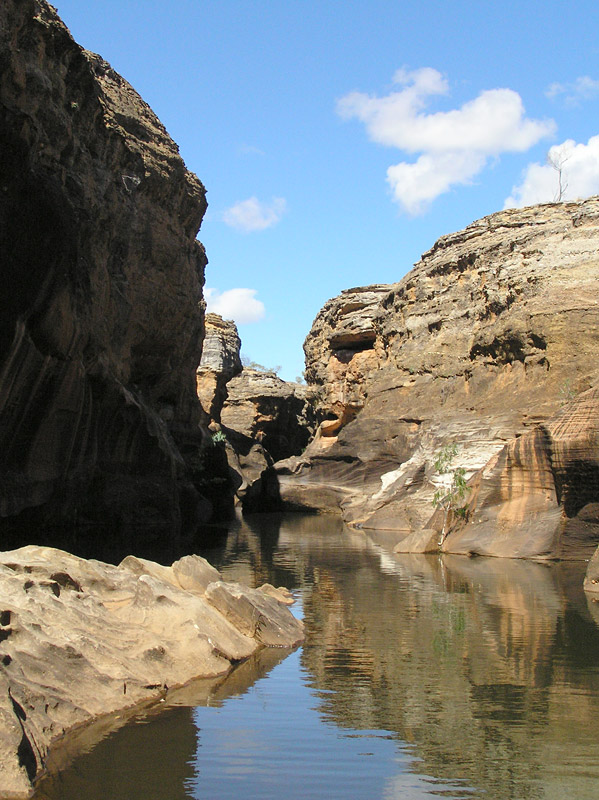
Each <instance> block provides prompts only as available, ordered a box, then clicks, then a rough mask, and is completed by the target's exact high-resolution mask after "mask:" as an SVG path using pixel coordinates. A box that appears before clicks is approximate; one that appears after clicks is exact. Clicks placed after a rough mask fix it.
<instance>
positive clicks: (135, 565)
mask: <svg viewBox="0 0 599 800" xmlns="http://www.w3.org/2000/svg"><path fill="white" fill-rule="evenodd" d="M215 578H216V580H214V579H215ZM277 595H280V599H278V597H277ZM288 599H289V598H288V597H287V596H286V594H285V591H284V590H278V592H277V590H273V588H272V587H265V589H264V591H263V590H260V589H248V588H246V587H242V586H241V585H240V584H234V585H231V586H230V585H229V584H225V583H223V582H222V581H221V580H220V575H219V573H218V572H217V571H216V570H214V568H213V567H211V566H210V565H209V564H207V562H205V561H204V559H201V558H199V557H197V556H188V557H186V558H184V559H181V560H180V561H178V562H175V563H174V564H173V565H172V567H165V566H162V565H159V564H155V563H153V562H150V561H147V560H144V559H137V558H133V557H128V558H126V559H125V560H124V561H123V562H122V563H121V564H120V565H119V566H112V565H110V564H105V563H102V562H100V561H93V560H90V561H86V560H85V559H81V558H77V557H76V556H73V555H70V554H69V553H66V552H63V551H60V550H54V549H52V548H47V547H37V546H31V545H30V546H27V547H23V548H20V549H17V550H13V551H8V552H4V553H1V554H0V749H1V750H2V753H3V757H2V761H1V763H0V794H2V795H3V796H4V795H10V796H11V797H13V796H14V797H27V796H29V794H30V793H31V782H32V781H33V780H34V779H35V777H36V776H37V775H38V774H39V773H40V771H41V770H42V769H43V768H44V764H45V762H46V758H47V754H48V749H49V747H50V746H51V745H52V743H54V742H55V741H56V740H57V739H59V738H60V737H61V736H63V735H64V734H65V733H66V732H68V731H70V730H72V729H73V728H74V727H76V726H81V725H82V724H86V723H90V722H92V721H93V720H95V719H97V718H98V717H100V716H102V715H105V714H109V713H112V712H115V711H118V710H121V709H126V708H129V707H131V706H134V705H136V704H139V703H141V702H142V701H144V702H145V701H151V700H154V701H159V700H160V699H161V698H163V697H164V696H165V693H166V692H167V691H168V689H171V688H173V687H176V686H180V685H182V684H185V683H187V682H188V681H190V680H191V679H192V678H196V677H213V676H218V675H224V674H225V673H227V672H228V671H229V670H230V668H231V664H232V663H236V662H238V661H240V660H242V659H246V658H248V657H249V656H250V655H252V654H253V653H255V652H256V651H257V650H258V649H259V648H260V647H262V646H264V645H267V646H277V647H293V646H295V645H296V644H298V643H299V642H300V641H301V640H302V638H303V626H302V623H301V622H300V621H299V620H297V619H295V617H293V615H292V614H291V612H290V611H289V609H288V608H287V606H286V604H287V603H288Z"/></svg>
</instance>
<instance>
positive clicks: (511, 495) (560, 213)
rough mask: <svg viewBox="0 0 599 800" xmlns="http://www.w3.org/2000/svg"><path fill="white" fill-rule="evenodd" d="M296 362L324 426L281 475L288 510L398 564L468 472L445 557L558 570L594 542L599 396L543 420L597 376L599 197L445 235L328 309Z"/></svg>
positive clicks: (435, 532) (424, 537)
mask: <svg viewBox="0 0 599 800" xmlns="http://www.w3.org/2000/svg"><path fill="white" fill-rule="evenodd" d="M305 351H306V364H307V370H306V374H307V377H308V380H309V382H310V383H311V384H312V385H313V386H314V387H316V388H317V389H318V391H319V393H320V400H321V407H322V409H323V410H324V412H325V413H326V414H327V415H328V419H327V420H325V422H324V423H323V424H322V425H321V428H320V431H319V434H318V435H317V437H316V439H315V441H314V442H313V443H312V444H311V445H310V447H309V448H308V451H307V452H306V454H305V456H304V457H303V458H302V459H295V460H289V461H287V462H284V463H282V464H281V465H279V467H278V473H279V479H280V487H281V489H280V490H281V496H282V498H283V500H284V501H285V502H286V503H287V504H288V505H289V506H292V507H298V506H299V507H313V508H318V509H324V510H332V509H336V508H341V510H342V512H343V515H344V518H345V519H346V520H347V521H348V522H351V523H353V524H356V525H360V526H363V527H364V528H372V529H387V530H392V531H395V532H396V533H397V541H398V542H402V547H403V549H407V550H422V549H434V548H436V547H438V542H439V538H440V536H439V533H440V532H441V531H442V529H443V519H442V517H443V515H442V514H440V513H437V515H436V517H433V511H434V507H433V495H434V493H435V491H436V490H437V489H438V488H440V486H442V485H443V483H444V482H445V483H447V482H448V481H449V480H450V479H451V472H452V471H453V470H454V469H455V468H457V467H462V468H463V469H464V470H465V471H466V478H468V479H472V481H473V486H475V489H473V490H472V493H471V494H470V495H469V497H470V499H471V501H472V504H471V507H470V511H471V514H470V518H469V521H468V524H467V526H466V531H467V532H468V531H470V533H469V534H468V535H466V534H464V536H463V537H462V538H461V539H460V540H459V541H458V539H457V538H456V537H453V538H452V536H449V537H447V538H446V540H445V543H444V549H447V550H451V549H452V546H454V547H456V548H457V549H458V550H459V552H484V553H486V554H489V555H529V556H530V555H542V556H545V557H551V556H563V555H564V554H567V553H568V552H569V551H570V545H569V544H568V542H569V541H574V540H576V543H575V546H574V550H575V551H576V552H577V554H578V556H581V555H583V554H584V553H588V550H589V547H591V548H592V547H593V546H594V545H595V544H596V542H597V539H598V538H599V526H598V525H597V524H596V522H597V514H596V509H595V507H594V506H593V503H595V504H596V503H597V502H599V489H598V486H599V483H598V482H597V463H599V452H598V450H597V447H598V445H597V420H598V419H599V402H598V401H597V396H596V393H593V392H591V393H590V394H585V395H583V398H584V399H583V400H582V401H581V404H580V405H578V406H576V407H575V408H573V409H572V410H571V411H569V412H568V413H567V415H566V416H565V417H564V416H561V415H560V416H558V417H556V418H555V420H552V418H553V416H554V415H555V414H556V412H558V411H559V409H560V407H561V406H563V405H564V404H566V403H567V401H569V400H570V399H571V398H572V397H573V396H575V395H578V394H579V393H581V392H583V391H585V390H588V389H589V388H590V387H593V386H596V385H597V379H598V377H599V199H597V198H591V199H589V200H587V201H584V202H579V203H568V204H553V205H543V206H536V207H532V208H527V209H520V210H511V211H503V212H500V213H497V214H494V215H492V216H490V217H486V218H484V219H482V220H479V221H478V222H475V223H473V224H472V225H470V226H468V227H467V228H466V229H465V230H463V231H461V232H459V233H456V234H452V235H450V236H445V237H443V238H441V239H440V240H439V241H438V242H437V243H436V244H435V246H434V247H433V248H432V250H430V251H429V252H428V253H426V254H425V255H424V256H423V257H422V259H421V261H420V262H419V263H418V264H416V266H415V267H414V269H413V270H412V271H411V272H410V273H408V274H407V275H406V277H405V278H404V279H403V280H401V281H400V282H399V283H397V284H394V285H391V286H369V287H365V288H361V289H351V290H348V291H346V292H343V293H342V294H341V295H340V296H339V297H337V298H334V299H333V300H330V301H329V302H328V303H327V304H326V305H325V307H324V308H323V309H322V311H321V312H320V313H319V314H318V316H317V317H316V320H315V322H314V325H313V327H312V330H311V332H310V334H309V335H308V338H307V339H306V344H305ZM551 420H552V421H551ZM539 425H540V426H541V427H537V426H539ZM517 437H522V438H521V439H520V438H517ZM511 440H514V441H513V442H511ZM510 442H511V443H510ZM508 443H510V444H508ZM454 444H455V445H456V447H457V453H456V455H455V458H454V459H453V462H452V463H451V465H450V470H449V472H448V474H446V475H444V476H442V475H438V474H437V473H436V471H435V468H434V466H433V465H434V462H435V458H436V455H437V454H438V453H439V450H440V449H441V448H443V447H444V446H445V445H454ZM506 445H507V449H506V450H505V452H502V453H500V451H502V448H504V446H506ZM497 459H498V460H497ZM483 468H484V471H483V473H481V474H478V475H477V473H478V471H479V470H482V469H483ZM475 475H477V477H476V478H475V477H474V476H475ZM477 503H478V505H477ZM481 509H482V510H481ZM581 515H582V516H581ZM531 521H532V522H531ZM497 522H499V523H500V524H499V525H498V524H496V523H497ZM475 526H479V527H478V529H477V530H475ZM568 531H570V533H571V534H572V536H573V538H572V539H571V540H570V539H569V538H568V537H569V535H570V534H569V533H568ZM581 537H582V539H585V538H586V540H587V543H586V545H584V546H582V545H581ZM452 542H453V545H452ZM477 543H478V544H477Z"/></svg>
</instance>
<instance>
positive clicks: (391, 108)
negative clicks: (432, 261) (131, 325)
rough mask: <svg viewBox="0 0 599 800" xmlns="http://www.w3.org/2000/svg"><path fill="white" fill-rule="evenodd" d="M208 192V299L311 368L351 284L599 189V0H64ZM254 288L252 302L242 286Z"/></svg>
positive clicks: (285, 369) (78, 34)
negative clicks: (309, 349) (480, 226)
mask: <svg viewBox="0 0 599 800" xmlns="http://www.w3.org/2000/svg"><path fill="white" fill-rule="evenodd" d="M54 4H55V5H56V7H57V9H58V12H59V13H60V15H61V17H62V19H63V20H64V22H65V23H66V24H67V26H68V27H69V28H70V30H71V32H72V34H73V36H74V37H75V39H76V40H77V41H78V42H79V43H80V44H82V45H83V46H84V47H87V48H88V49H90V50H93V51H95V52H98V53H100V54H101V55H102V56H103V57H104V58H106V59H107V60H108V61H109V62H110V63H111V64H112V66H113V67H114V68H115V69H116V70H117V71H118V72H120V73H121V74H122V75H123V76H124V77H125V78H126V79H127V80H128V81H129V82H130V83H131V84H132V85H133V86H134V87H135V88H136V89H137V91H138V92H139V93H140V94H141V95H142V96H143V97H144V99H145V100H146V101H147V102H148V103H149V104H150V105H151V106H152V108H153V109H154V111H155V112H156V113H157V114H158V116H159V117H160V119H161V120H162V121H163V123H164V124H165V125H166V127H167V129H168V131H169V133H170V134H171V136H172V137H173V138H174V139H175V141H176V142H177V143H178V144H179V147H180V150H181V154H182V156H183V158H184V159H185V162H186V164H187V166H188V168H189V169H191V170H193V171H194V172H196V173H197V175H198V176H199V177H200V179H201V180H202V182H203V183H204V184H205V186H206V188H207V190H208V202H209V209H208V212H207V215H206V217H205V220H204V222H203V224H202V228H201V230H200V233H199V237H198V238H199V239H200V240H201V241H202V242H203V243H204V245H205V246H206V250H207V252H208V258H209V262H210V263H209V265H208V268H207V273H206V287H207V288H208V289H210V290H211V291H210V292H208V294H209V299H210V304H211V306H212V307H213V308H214V310H221V311H223V312H224V316H228V317H230V316H234V317H236V320H237V322H238V327H239V331H240V335H241V338H242V341H243V346H242V350H243V352H244V353H245V354H246V355H247V356H248V358H250V359H251V360H254V361H257V362H260V363H262V364H264V365H266V366H268V367H272V366H275V365H280V366H281V367H282V370H281V375H282V377H284V378H286V379H290V380H293V379H294V378H295V377H296V376H297V375H299V374H301V372H302V370H303V367H304V364H303V351H302V343H303V340H304V338H305V336H306V334H307V333H308V331H309V329H310V326H311V324H312V321H313V319H314V317H315V316H316V314H317V312H318V311H319V309H320V308H321V306H322V305H323V304H324V302H325V301H326V300H327V299H328V298H330V297H333V296H335V295H337V294H338V293H339V292H340V291H341V290H342V289H345V288H350V287H354V286H364V285H368V284H371V283H391V282H393V281H396V280H399V278H401V277H402V276H403V275H405V273H406V272H407V271H408V270H409V269H410V268H411V267H412V265H413V264H414V263H415V262H416V261H417V260H418V259H419V257H420V255H421V254H422V253H423V252H424V251H426V250H428V249H429V248H430V247H432V245H433V244H434V242H435V240H436V239H437V238H438V237H439V236H441V235H442V234H444V233H450V232H452V231H454V230H459V229H460V228H463V227H464V226H465V225H467V224H468V223H470V222H472V221H473V220H475V219H478V218H479V217H482V216H485V215H486V214H490V213H492V212H494V211H498V210H500V209H502V208H503V207H504V206H505V205H506V202H507V204H508V205H521V204H528V203H530V202H539V201H543V200H547V201H550V200H552V199H554V196H555V193H556V191H557V186H558V172H557V170H556V169H555V168H552V167H551V166H550V165H548V164H547V163H546V159H547V155H548V153H551V157H552V160H553V162H554V164H555V165H560V164H561V165H562V167H563V181H562V183H563V185H564V186H566V184H567V186H566V194H565V195H564V197H565V199H569V198H575V197H577V196H588V195H590V194H597V193H599V3H597V2H596V0H592V2H591V0H577V2H574V3H572V2H571V1H570V2H567V3H566V2H562V1H561V0H560V1H557V0H554V1H553V2H552V0H547V1H546V2H534V1H533V0H519V2H511V0H504V2H503V3H501V4H498V3H489V2H487V3H485V2H484V1H481V0H478V2H466V0H462V1H461V2H459V0H458V1H457V2H452V3H448V2H439V1H438V0H420V2H409V3H408V2H391V0H369V2H365V1H363V2H357V0H345V1H342V0H252V1H251V2H250V0H245V1H244V2H242V1H241V0H171V2H169V3H166V2H164V0H161V2H157V1H156V0H55V3H54ZM241 290H245V291H241Z"/></svg>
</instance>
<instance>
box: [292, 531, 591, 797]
mask: <svg viewBox="0 0 599 800" xmlns="http://www.w3.org/2000/svg"><path fill="white" fill-rule="evenodd" d="M335 552H336V551H335ZM335 552H333V553H332V554H331V556H332V558H331V559H330V560H329V559H327V554H326V553H325V552H324V550H323V548H322V547H320V548H319V553H318V561H319V565H318V569H315V586H314V591H313V592H312V593H311V594H310V595H309V596H308V597H307V598H306V599H305V622H306V626H307V642H306V645H305V647H304V651H303V662H304V666H305V668H306V669H307V670H308V672H309V673H310V674H311V675H312V676H313V687H314V689H315V690H316V693H317V694H319V693H320V692H322V694H321V695H320V711H321V713H322V714H323V715H324V716H325V718H327V719H329V720H330V721H331V722H334V723H335V724H336V725H339V726H341V727H352V728H357V729H384V730H388V731H391V732H395V733H396V734H397V737H398V739H400V740H404V741H406V742H408V743H409V744H411V745H412V746H413V752H414V755H416V756H417V757H418V758H419V760H420V763H418V762H416V767H415V768H416V769H417V770H418V771H419V772H420V771H422V772H423V773H424V774H429V775H432V776H435V777H438V778H443V779H452V780H456V779H462V780H465V781H466V782H467V783H468V784H469V785H471V786H474V787H476V788H478V789H481V790H485V791H487V792H488V793H489V797H493V798H512V797H519V798H520V797H537V796H539V797H546V796H549V795H548V794H544V793H541V794H538V793H537V792H538V782H539V781H542V782H543V785H544V786H545V787H547V786H548V784H549V783H551V777H550V776H549V777H548V776H547V775H546V774H544V773H545V772H546V771H547V770H548V769H550V767H547V766H543V767H540V766H538V765H539V764H540V765H551V764H555V763H557V762H558V761H559V762H561V761H562V760H565V761H567V760H568V758H569V757H570V756H571V754H572V753H573V752H575V751H576V748H577V746H580V747H581V748H583V747H584V746H585V745H586V743H585V742H584V741H583V738H584V735H583V733H582V732H581V731H582V730H587V731H588V730H592V729H593V725H592V724H589V725H588V726H586V727H585V726H584V725H581V722H583V721H584V720H589V721H590V720H592V718H593V717H594V716H596V714H597V713H598V712H599V695H598V692H597V690H598V689H599V676H598V677H597V678H596V679H590V678H589V677H588V674H585V673H583V672H582V671H581V670H580V669H579V668H580V662H579V659H580V658H581V657H582V654H580V653H578V652H576V650H575V647H574V646H573V645H572V643H571V642H570V641H568V639H567V638H566V637H565V636H564V631H565V629H566V628H565V622H566V621H567V622H568V623H569V629H570V630H571V629H572V625H574V626H575V627H577V628H579V629H580V630H582V631H584V634H583V636H584V642H585V655H584V658H587V659H591V660H592V661H594V662H596V659H597V656H598V655H599V631H597V628H596V627H595V625H594V624H593V622H592V620H591V618H590V617H589V616H588V613H587V611H586V603H585V600H584V597H583V596H582V592H581V591H580V590H578V592H579V595H580V596H578V595H572V593H571V590H570V589H569V588H568V587H569V585H570V583H571V580H570V572H569V570H568V571H564V569H563V568H560V567H555V566H554V567H545V566H541V565H539V564H527V563H521V562H515V563H512V562H510V563H508V564H506V563H501V562H496V561H491V560H487V559H485V560H482V559H481V560H478V559H477V560H469V559H462V558H455V557H454V558H447V557H446V558H444V559H443V561H440V560H437V559H436V558H426V557H418V556H412V557H410V556H406V557H403V556H402V557H397V559H395V560H391V559H390V558H389V557H388V556H387V555H385V554H384V553H382V552H380V559H379V558H376V557H375V553H376V551H374V550H372V549H369V548H368V547H367V545H366V543H365V542H364V548H363V550H362V552H361V553H360V552H358V551H356V550H355V551H354V552H353V554H352V557H351V559H348V560H347V562H346V564H345V568H344V569H343V570H342V571H340V570H339V568H338V563H335V562H337V557H336V556H335ZM381 566H383V568H384V569H383V571H382V572H381ZM570 569H576V568H570ZM575 577H576V579H577V580H578V583H579V584H580V580H581V575H580V574H578V575H577V576H575ZM402 588H403V589H404V590H405V591H402ZM574 591H576V590H574ZM595 757H596V755H595ZM535 787H536V788H535ZM555 788H556V787H554V789H555ZM572 788H573V787H572Z"/></svg>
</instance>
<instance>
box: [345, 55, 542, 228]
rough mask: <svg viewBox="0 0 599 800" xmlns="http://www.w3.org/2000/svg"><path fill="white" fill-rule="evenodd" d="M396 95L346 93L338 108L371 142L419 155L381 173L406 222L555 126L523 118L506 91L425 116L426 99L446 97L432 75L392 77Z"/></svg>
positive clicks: (441, 81) (426, 71)
mask: <svg viewBox="0 0 599 800" xmlns="http://www.w3.org/2000/svg"><path fill="white" fill-rule="evenodd" d="M394 82H395V83H396V84H398V85H399V86H400V87H401V88H400V89H398V90H397V91H394V92H391V93H390V94H388V95H386V96H384V97H376V96H372V95H368V94H364V93H363V92H351V93H350V94H348V95H346V96H345V97H342V98H341V99H340V100H339V101H338V103H337V111H338V113H339V114H340V116H341V117H343V118H344V119H351V118H357V119H359V120H360V121H361V122H363V123H364V124H365V126H366V130H367V132H368V135H369V137H370V139H372V141H374V142H378V143H379V144H384V145H387V146H390V147H396V148H398V149H400V150H403V151H404V152H405V153H410V154H414V155H416V154H418V158H417V159H416V161H414V162H406V161H402V162H400V163H399V164H396V165H395V166H391V167H389V169H388V170H387V182H388V183H389V185H390V187H391V190H392V193H393V197H394V199H395V200H396V201H397V202H398V203H399V204H400V206H401V207H402V209H403V210H404V211H407V212H408V213H409V214H419V213H422V212H423V211H425V210H426V209H427V208H428V206H429V205H430V203H431V202H432V201H433V200H434V199H435V198H437V197H439V195H441V194H443V193H444V192H447V191H449V189H450V188H451V187H452V186H454V185H460V184H465V183H469V182H470V181H471V180H472V179H473V178H474V177H475V176H476V175H478V173H479V172H481V171H482V169H483V168H484V167H485V165H486V163H487V161H488V159H489V158H491V157H497V156H499V155H500V154H501V153H505V152H523V151H525V150H528V149H529V148H530V147H532V146H533V145H535V144H536V143H537V142H538V141H539V140H540V139H542V138H543V137H544V136H548V135H550V134H551V133H553V131H554V130H555V123H554V122H553V120H534V119H528V118H527V117H526V116H525V111H524V106H523V103H522V99H521V98H520V95H519V94H518V93H517V92H514V91H512V90H511V89H491V90H489V91H485V92H481V93H480V94H479V95H478V97H476V98H475V99H474V100H470V101H468V102H467V103H464V104H463V105H462V106H461V107H460V108H456V109H453V110H451V111H441V112H435V113H427V112H426V111H425V109H426V106H427V104H428V102H429V101H430V98H431V97H433V96H435V95H445V94H448V92H449V86H448V83H447V81H446V79H445V78H444V77H443V76H442V75H441V73H440V72H438V71H437V70H435V69H432V68H431V67H424V68H422V69H418V70H414V71H413V72H408V71H406V70H398V72H396V73H395V75H394Z"/></svg>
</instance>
